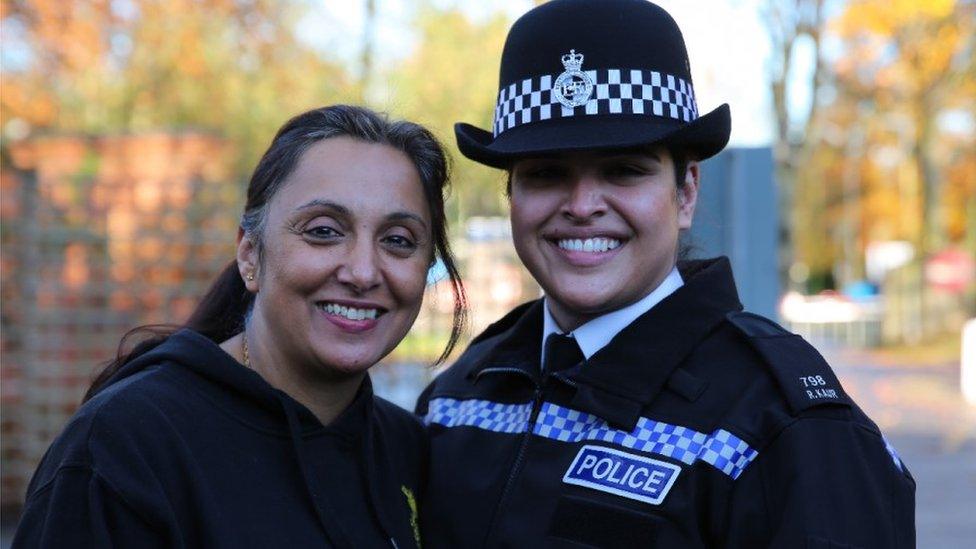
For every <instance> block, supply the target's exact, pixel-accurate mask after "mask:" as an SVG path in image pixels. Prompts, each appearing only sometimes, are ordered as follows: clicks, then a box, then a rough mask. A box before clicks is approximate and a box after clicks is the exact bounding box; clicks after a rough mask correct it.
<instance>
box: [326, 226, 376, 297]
mask: <svg viewBox="0 0 976 549" xmlns="http://www.w3.org/2000/svg"><path fill="white" fill-rule="evenodd" d="M376 251H377V250H376V248H375V246H373V243H372V242H370V241H369V239H361V241H359V242H356V243H355V244H354V245H353V246H352V247H351V248H350V249H349V253H348V255H347V256H346V258H345V261H344V262H343V264H342V265H341V266H340V267H339V269H338V271H337V275H336V276H337V278H338V280H339V282H340V283H341V284H342V285H344V286H346V287H348V288H350V289H351V290H352V291H353V292H355V293H357V294H364V293H366V292H368V291H370V290H372V289H374V288H376V287H377V286H379V285H380V281H381V275H380V267H379V264H378V258H377V254H376Z"/></svg>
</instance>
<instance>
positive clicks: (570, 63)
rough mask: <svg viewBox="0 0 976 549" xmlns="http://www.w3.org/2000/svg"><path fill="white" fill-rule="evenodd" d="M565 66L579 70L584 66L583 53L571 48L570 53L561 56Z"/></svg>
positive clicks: (570, 69)
mask: <svg viewBox="0 0 976 549" xmlns="http://www.w3.org/2000/svg"><path fill="white" fill-rule="evenodd" d="M560 59H561V60H562V62H563V67H565V68H566V70H568V71H578V70H580V69H581V68H582V67H583V54H582V53H576V50H569V53H567V54H566V55H564V56H562V57H561V58H560Z"/></svg>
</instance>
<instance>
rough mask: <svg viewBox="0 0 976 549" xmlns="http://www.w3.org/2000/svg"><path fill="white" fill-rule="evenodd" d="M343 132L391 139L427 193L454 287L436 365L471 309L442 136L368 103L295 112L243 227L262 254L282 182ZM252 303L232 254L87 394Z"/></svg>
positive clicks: (227, 327)
mask: <svg viewBox="0 0 976 549" xmlns="http://www.w3.org/2000/svg"><path fill="white" fill-rule="evenodd" d="M341 136H345V137H352V138H355V139H359V140H362V141H365V142H367V143H379V144H383V145H389V146H391V147H393V148H395V149H397V150H399V151H401V152H403V153H404V154H406V155H407V157H408V158H410V160H411V161H412V162H413V164H414V166H415V167H416V168H417V173H418V174H419V175H420V182H421V185H422V186H423V190H424V197H425V198H426V199H427V205H428V206H429V207H430V214H431V223H432V228H431V232H432V233H433V235H432V236H433V241H434V254H435V257H433V258H431V260H432V261H431V263H432V264H433V261H435V260H436V259H437V258H439V259H440V260H441V262H442V263H443V264H444V267H445V268H446V270H447V274H448V277H449V278H450V281H451V289H452V291H453V293H454V319H453V322H452V325H451V335H450V338H449V339H448V342H447V345H446V346H445V348H444V351H443V352H442V353H441V355H440V356H439V357H438V358H437V360H436V361H435V364H437V363H440V362H442V361H443V360H445V359H446V358H447V357H448V356H449V355H450V354H451V351H452V350H453V349H454V347H455V345H457V342H458V340H459V339H460V337H461V333H462V330H463V328H464V324H465V317H466V313H467V308H466V300H465V296H464V288H463V286H462V285H461V276H460V274H459V273H458V269H457V266H456V265H455V262H454V255H453V254H452V253H451V246H450V243H449V242H448V239H447V217H446V215H445V213H444V198H445V194H446V193H447V191H448V186H449V177H448V172H449V165H448V158H447V155H446V154H445V153H444V149H443V147H442V146H441V144H440V142H438V140H437V138H435V137H434V136H433V134H431V133H430V132H429V131H428V130H427V129H426V128H424V127H423V126H420V125H419V124H415V123H413V122H407V121H403V120H390V119H389V118H387V117H386V116H385V115H382V114H379V113H377V112H375V111H373V110H370V109H368V108H365V107H358V106H350V105H334V106H330V107H322V108H319V109H314V110H311V111H308V112H305V113H302V114H300V115H298V116H296V117H294V118H292V119H291V120H289V121H288V122H287V123H286V124H285V125H284V126H282V127H281V129H280V130H278V133H277V134H276V135H275V137H274V139H273V140H272V141H271V146H270V147H268V150H267V151H266V152H265V153H264V156H262V157H261V160H260V161H259V162H258V165H257V167H256V168H255V169H254V174H253V175H252V176H251V180H250V182H249V183H248V186H247V202H246V203H245V205H244V214H243V215H242V216H241V225H240V226H241V229H242V230H243V231H244V233H245V238H251V239H253V240H252V241H253V242H254V244H255V247H256V248H257V250H258V253H259V256H260V254H261V250H262V246H263V244H262V242H263V232H264V225H265V220H266V219H267V213H268V209H267V206H268V204H269V203H270V202H271V199H272V198H273V197H274V196H275V194H276V193H277V192H278V191H279V190H280V189H281V188H282V186H283V184H284V183H285V180H286V179H287V178H288V176H289V175H290V174H291V173H292V171H294V169H295V167H296V166H297V165H298V161H299V160H300V159H301V157H302V155H303V154H304V153H305V151H306V150H308V148H309V147H310V146H312V145H313V144H315V143H316V142H318V141H321V140H323V139H329V138H331V137H341ZM253 302H254V295H253V294H252V293H251V292H249V291H248V290H247V288H246V287H245V286H244V281H243V279H241V275H240V271H239V270H238V267H237V262H236V261H231V262H230V263H229V264H228V265H227V267H225V268H224V270H223V271H222V272H221V273H220V275H219V276H218V277H217V279H216V280H215V281H214V283H213V284H212V285H211V287H210V289H209V290H208V291H207V293H206V294H205V295H204V296H203V298H202V299H201V300H200V302H199V303H198V304H197V307H196V309H195V310H194V311H193V314H191V315H190V318H189V319H188V320H187V321H186V323H185V324H184V325H183V326H176V325H147V326H140V327H138V328H135V329H133V330H130V331H129V332H128V333H126V334H125V336H123V337H122V341H121V342H120V343H119V349H118V353H117V355H116V357H115V359H114V360H112V361H110V362H109V363H108V364H106V366H105V367H104V369H103V370H102V371H101V372H99V374H98V375H97V376H96V377H95V379H94V381H93V382H92V385H91V387H89V389H88V391H87V392H86V393H85V397H84V400H88V399H89V398H91V397H92V396H93V395H94V394H95V393H97V392H98V391H99V390H100V389H101V387H102V386H103V385H105V383H106V382H107V381H108V380H109V379H110V378H111V377H112V376H113V375H114V374H115V373H116V372H117V371H118V370H119V369H120V368H121V367H122V366H123V365H125V364H126V363H128V362H130V361H131V360H133V359H134V358H136V357H138V356H140V355H142V354H144V353H146V352H148V351H149V350H151V349H152V348H154V347H156V346H157V345H159V344H160V343H162V342H163V341H165V339H166V338H167V337H169V336H170V335H172V334H173V333H174V332H175V331H176V330H178V329H180V328H183V327H185V328H190V329H192V330H195V331H197V332H199V333H200V334H202V335H204V336H206V337H208V338H210V339H211V340H213V341H215V342H218V343H219V342H222V341H224V340H226V339H229V338H231V337H233V336H234V335H236V334H237V333H239V332H240V331H241V330H242V329H243V328H244V323H245V320H246V318H247V314H248V313H249V311H250V309H251V306H252V304H253ZM135 337H146V338H147V339H144V340H143V341H141V342H140V343H138V344H137V345H136V346H135V347H133V349H132V350H131V351H126V348H127V347H128V344H129V341H130V340H131V339H133V338H135ZM84 400H83V401H84Z"/></svg>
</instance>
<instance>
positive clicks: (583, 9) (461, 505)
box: [418, 0, 914, 548]
mask: <svg viewBox="0 0 976 549" xmlns="http://www.w3.org/2000/svg"><path fill="white" fill-rule="evenodd" d="M730 132H731V118H730V110H729V106H728V105H727V104H725V105H721V106H719V107H717V108H715V109H713V110H712V111H710V112H707V113H705V112H699V110H698V105H697V99H696V94H695V89H694V87H693V85H692V78H691V69H690V63H689V59H688V53H687V50H686V48H685V44H684V38H683V37H682V34H681V31H680V29H679V28H678V26H677V24H676V23H675V21H674V19H673V18H672V17H671V16H670V15H669V14H668V13H667V12H666V11H664V10H663V9H661V8H660V7H658V6H656V5H654V4H652V3H650V2H646V1H644V0H601V1H600V2H596V1H593V0H552V1H550V2H545V3H543V4H541V5H539V6H537V7H535V8H533V9H532V10H530V11H529V12H527V13H526V14H525V15H523V16H522V17H520V18H519V19H518V20H517V21H516V22H515V23H514V24H513V25H512V28H511V29H510V31H509V34H508V37H507V39H506V41H505V47H504V49H503V51H502V58H501V66H500V70H499V86H498V99H497V103H496V107H495V112H494V123H493V125H492V128H491V130H490V131H488V130H484V129H480V128H477V127H475V126H472V125H470V124H458V125H456V126H455V136H456V138H457V144H458V148H459V149H460V151H461V153H462V154H464V156H466V157H468V158H470V159H472V160H474V161H476V162H480V163H482V164H485V165H488V166H492V167H496V168H501V169H508V170H513V167H514V168H517V167H518V166H517V165H516V164H517V162H518V161H520V160H524V159H527V158H540V157H549V158H552V159H553V160H551V162H552V163H554V165H555V169H549V168H548V167H547V166H544V167H543V169H542V173H541V174H537V173H534V172H533V170H532V169H531V168H526V170H527V173H525V172H519V171H518V170H515V171H514V172H513V171H510V172H509V174H510V176H511V177H510V182H511V183H512V187H513V189H514V192H513V193H512V194H511V201H512V203H513V206H518V209H517V210H516V209H515V208H513V238H514V240H515V244H516V249H517V250H518V251H519V253H520V254H521V255H520V257H521V258H522V259H523V261H524V262H525V263H526V266H527V267H528V268H529V270H530V271H531V272H532V273H533V274H534V275H535V277H536V279H537V280H539V282H540V285H542V286H543V288H544V289H545V290H546V292H547V297H546V298H545V300H542V301H536V302H534V303H529V304H526V305H524V306H522V307H519V308H517V309H515V310H514V311H512V312H511V313H509V314H508V315H507V316H506V317H504V318H503V319H501V320H500V321H499V322H498V323H496V324H494V325H492V326H491V327H489V328H488V329H487V330H486V331H485V332H484V333H483V334H481V335H480V336H479V337H478V338H476V339H475V341H474V342H473V343H472V344H471V346H470V347H469V348H468V350H467V351H466V352H465V353H464V354H463V355H462V356H461V358H460V359H459V360H458V361H457V363H455V364H454V365H453V366H452V367H451V368H450V369H448V370H447V371H446V372H444V373H443V374H441V375H440V376H439V377H438V378H437V379H436V380H435V381H434V382H433V383H432V384H431V385H430V386H429V387H428V388H427V390H426V391H425V392H424V393H423V394H422V396H421V398H420V400H419V402H418V413H420V414H421V415H422V416H424V418H425V419H426V422H427V424H428V425H429V430H430V436H431V461H430V468H429V471H430V473H429V486H428V491H427V496H428V497H427V499H426V504H425V505H426V507H425V509H426V513H422V514H421V519H422V521H423V522H425V526H424V530H425V532H426V536H425V543H426V545H427V546H428V547H547V546H555V547H560V546H562V547H637V546H650V547H682V548H685V547H737V548H745V547H749V548H752V547H790V548H792V547H822V548H839V547H905V546H912V545H913V544H914V526H913V524H914V520H913V519H914V504H913V497H914V482H913V481H912V478H911V476H910V475H909V473H908V471H907V469H906V468H905V466H904V464H903V463H902V462H901V460H900V459H899V458H898V456H897V455H896V454H895V451H894V450H893V449H892V448H891V447H890V445H888V444H887V443H886V442H885V440H884V438H882V436H881V433H880V432H879V431H878V428H877V426H875V425H874V423H872V422H871V420H870V419H868V418H867V417H866V416H865V415H864V413H863V412H862V411H861V410H860V409H859V408H858V407H857V406H856V405H855V404H854V403H853V402H852V401H851V400H850V399H849V398H848V397H847V395H846V394H845V393H844V391H843V388H842V387H841V386H840V384H839V383H838V382H837V379H836V377H835V376H834V374H833V373H832V372H831V370H830V368H829V367H828V366H827V364H826V363H825V362H824V360H823V359H822V358H821V356H820V355H819V354H817V352H816V351H815V350H814V349H813V348H812V347H810V346H809V345H808V344H807V343H805V342H804V341H803V340H802V339H801V338H799V337H798V336H795V335H793V334H790V333H788V332H786V331H785V330H783V329H782V328H781V327H779V326H778V325H776V324H775V323H773V322H771V321H769V320H767V319H764V318H762V317H759V316H756V315H752V314H749V313H744V312H742V307H741V305H740V304H739V300H738V297H737V295H736V291H735V284H734V282H733V280H732V274H731V270H730V267H729V263H728V261H727V260H725V259H717V260H710V261H697V262H688V263H683V264H679V266H678V267H679V271H680V280H681V281H682V282H683V285H681V284H679V285H676V286H680V287H678V288H677V289H676V290H674V291H673V292H672V291H670V290H671V289H673V287H672V288H671V289H669V290H667V291H663V292H662V291H661V288H662V287H664V286H665V285H666V284H667V278H665V282H664V283H658V282H651V279H652V278H653V279H654V280H655V281H656V280H657V277H658V275H659V274H660V275H661V276H662V277H663V276H664V274H666V272H667V270H666V269H671V268H672V267H673V261H672V260H671V258H670V257H671V256H672V250H673V249H674V248H676V244H677V242H676V241H677V235H676V233H670V232H666V231H668V230H671V228H672V227H673V225H675V224H676V225H678V226H679V227H680V226H683V225H684V224H687V223H690V220H689V219H687V218H688V217H689V216H690V215H691V213H692V211H693V209H694V199H695V196H696V195H695V192H696V191H697V184H698V181H697V175H698V172H697V171H693V170H691V169H690V167H689V169H688V170H686V172H685V174H684V177H683V178H682V179H681V180H680V181H678V180H676V181H675V185H676V191H677V192H676V200H675V211H674V212H672V211H670V210H668V209H666V208H661V209H659V210H654V209H652V208H649V207H642V204H645V203H652V202H654V200H656V199H657V198H656V197H658V194H655V193H656V192H657V191H659V190H660V189H661V188H662V187H661V185H662V184H669V183H670V182H669V181H662V180H661V178H662V177H663V176H662V175H661V174H663V173H665V171H663V170H657V169H656V168H653V167H652V168H651V169H650V170H643V169H639V170H636V175H633V174H634V172H635V170H633V169H632V167H631V166H629V165H624V166H623V167H622V168H623V169H622V170H618V168H620V166H618V165H617V164H615V163H614V161H612V160H607V158H612V157H613V155H609V156H607V155H604V156H600V155H599V154H593V153H594V152H599V151H608V150H609V151H614V152H619V155H618V156H620V155H623V156H628V155H629V156H637V157H639V158H648V157H654V158H657V161H656V163H655V161H653V160H652V161H651V162H650V164H651V165H652V166H653V165H660V166H664V167H669V166H674V165H675V162H674V161H673V159H674V158H676V155H675V152H677V153H680V154H681V156H683V157H685V158H687V159H689V160H693V161H701V160H704V159H707V158H709V157H711V156H713V155H715V154H717V153H718V152H719V151H721V150H722V149H723V148H724V147H725V146H726V144H727V143H728V140H729V135H730ZM660 149H666V150H667V152H668V153H669V155H662V157H664V158H665V160H663V161H662V160H661V158H659V157H658V156H657V154H656V153H655V151H659V150H660ZM668 158H670V159H671V160H668ZM639 162H640V160H639V161H638V163H639ZM567 166H568V167H567ZM581 166H583V167H581ZM621 172H624V173H627V174H628V175H622V173H621ZM513 173H514V175H513ZM678 175H679V176H681V174H680V173H679V174H678ZM618 177H620V178H623V179H625V181H624V184H620V183H619V182H618V181H617V179H616V178H618ZM689 177H690V178H691V179H693V181H692V182H690V183H689ZM538 182H541V184H537V183H538ZM532 185H535V187H533V186H532ZM689 185H690V187H689ZM526 187H529V188H530V189H531V191H525V188H526ZM623 189H626V191H625V190H623ZM642 193H643V194H642ZM635 196H637V197H639V198H640V200H637V201H636V202H633V203H632V202H631V199H632V198H633V197H635ZM580 197H582V198H580ZM641 201H643V202H641ZM527 212H530V213H527ZM625 214H626V215H625ZM679 214H680V217H679ZM635 220H639V221H640V222H639V223H638V222H635ZM659 228H660V229H661V231H663V232H659V231H658V229H659ZM671 234H674V236H675V241H674V242H672V241H670V240H668V239H669V238H670V236H666V235H671ZM662 235H665V236H662ZM655 236H656V237H657V240H655V238H654V237H655ZM605 237H606V238H605ZM610 238H612V239H614V245H615V246H620V247H621V249H622V250H623V251H621V252H610V243H609V239H610ZM557 239H558V241H557ZM584 239H586V242H588V243H589V246H590V247H591V250H589V251H591V252H592V253H594V254H596V253H600V254H603V253H606V255H603V256H599V255H592V256H590V257H589V258H582V256H583V254H585V253H586V252H587V251H588V250H587V249H586V246H587V243H586V242H583V240H584ZM597 239H600V240H602V241H603V242H602V243H601V244H600V246H601V247H602V248H605V250H606V252H605V251H604V250H596V249H595V246H596V244H597V243H596V242H595V240H597ZM649 243H656V244H659V246H657V245H653V246H652V245H649ZM581 244H582V248H581ZM554 246H558V248H559V249H555V248H554ZM569 246H572V250H569ZM628 246H629V248H628ZM539 250H544V251H539ZM646 254H650V255H646ZM581 258H582V259H581ZM644 260H646V261H644ZM635 265H640V267H639V268H638V269H636V270H635V269H634V267H635ZM648 266H651V267H649V268H653V269H654V270H657V268H658V267H661V270H663V271H664V273H657V272H655V273H654V275H653V277H652V276H647V277H646V278H647V279H648V280H647V281H646V282H643V281H642V280H641V278H642V277H643V276H644V275H645V274H646V272H647V268H648ZM574 269H577V270H575V271H574ZM615 270H617V272H616V278H617V280H614V274H615ZM553 273H555V274H553ZM570 281H572V282H573V283H575V282H577V281H582V282H583V283H584V284H586V285H587V286H586V287H587V288H590V289H593V290H596V291H598V292H602V293H599V294H596V295H599V296H600V299H605V301H604V304H605V305H609V304H610V303H616V302H618V301H621V300H624V301H626V299H623V297H624V296H622V295H620V294H621V293H623V294H625V295H626V296H636V295H644V296H645V297H644V298H642V299H640V300H639V302H643V301H644V300H646V299H650V300H651V301H654V300H656V299H657V298H661V297H662V295H657V297H654V295H655V294H660V293H663V294H668V295H667V296H666V297H663V299H661V300H660V301H658V302H656V303H649V304H646V305H647V309H646V310H645V311H644V312H643V313H642V314H639V315H638V316H636V317H627V318H626V320H625V321H624V322H618V321H619V320H620V319H619V316H620V315H621V314H624V313H627V314H629V313H630V312H632V311H626V309H630V308H631V307H632V305H633V304H632V305H628V306H627V307H622V308H617V309H615V310H611V311H608V312H607V313H606V314H604V315H601V316H600V317H598V318H596V319H589V322H586V323H585V324H583V325H582V326H579V325H578V324H580V322H579V321H582V320H584V319H583V318H581V316H583V315H580V314H579V311H575V310H573V305H572V301H569V302H567V300H566V299H564V296H565V294H566V293H567V292H568V293H572V292H571V291H570V290H571V289H570V288H566V287H565V285H566V284H569V283H570ZM611 281H613V282H614V284H612V285H610V286H609V288H610V289H609V290H607V291H602V290H603V289H605V288H608V286H606V285H607V284H608V283H610V282H611ZM617 282H620V284H616V283H617ZM641 284H645V285H646V286H648V287H643V286H641ZM547 286H548V287H547ZM614 288H617V289H614ZM621 288H622V289H621ZM608 292H609V293H610V294H612V295H604V294H607V293H608ZM614 292H617V293H614ZM547 300H552V303H553V304H558V305H559V307H560V309H559V310H560V312H561V314H563V316H564V317H565V316H569V317H571V318H570V319H569V320H568V322H569V323H570V324H573V326H574V327H575V330H574V338H575V335H576V332H580V334H579V335H580V336H581V337H580V338H578V339H577V342H578V343H580V344H581V345H582V347H586V348H580V345H575V346H574V342H573V341H572V340H570V339H569V338H567V337H565V336H556V335H553V336H549V337H547V338H546V340H545V356H543V341H542V337H543V330H544V326H545V325H547V322H546V320H545V319H546V315H547V311H549V309H547V307H548V305H547ZM625 316H626V315H625ZM610 317H614V319H613V321H612V322H608V319H609V318H610ZM592 323H604V324H611V325H612V327H611V328H610V329H609V331H608V333H615V335H613V337H612V339H610V340H609V342H606V341H602V342H598V343H597V344H596V345H594V344H593V341H592V339H593V338H592V337H591V336H592V335H593V334H592V330H590V328H592ZM618 329H619V331H617V330H618ZM546 331H547V332H548V329H546ZM583 332H587V334H584V333H583ZM584 336H585V337H584ZM574 356H575V358H574ZM543 363H544V364H543ZM543 366H544V367H543Z"/></svg>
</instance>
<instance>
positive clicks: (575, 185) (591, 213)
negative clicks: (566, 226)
mask: <svg viewBox="0 0 976 549" xmlns="http://www.w3.org/2000/svg"><path fill="white" fill-rule="evenodd" d="M606 210H607V204H606V202H605V201H604V199H603V191H602V186H601V184H600V181H599V179H598V177H597V176H596V174H591V173H583V174H580V175H579V176H577V177H576V178H574V179H573V180H572V181H570V182H569V189H568V194H567V196H566V200H565V201H564V202H563V206H562V214H563V216H564V217H566V218H567V219H569V220H571V221H575V222H580V221H586V220H588V219H590V218H594V217H600V216H602V215H603V214H605V213H606Z"/></svg>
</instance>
